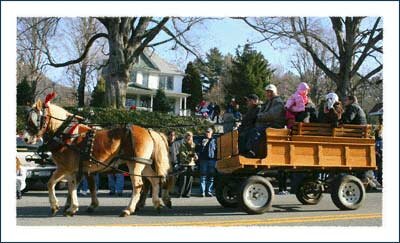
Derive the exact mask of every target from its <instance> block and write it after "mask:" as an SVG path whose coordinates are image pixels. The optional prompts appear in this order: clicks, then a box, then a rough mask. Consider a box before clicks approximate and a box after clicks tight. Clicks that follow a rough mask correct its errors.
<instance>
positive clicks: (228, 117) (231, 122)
mask: <svg viewBox="0 0 400 243" xmlns="http://www.w3.org/2000/svg"><path fill="white" fill-rule="evenodd" d="M222 120H223V124H224V125H223V129H224V133H227V132H231V131H232V130H233V127H234V126H235V117H234V116H233V113H232V112H230V110H228V109H227V110H226V111H225V112H224V114H223V115H222Z"/></svg>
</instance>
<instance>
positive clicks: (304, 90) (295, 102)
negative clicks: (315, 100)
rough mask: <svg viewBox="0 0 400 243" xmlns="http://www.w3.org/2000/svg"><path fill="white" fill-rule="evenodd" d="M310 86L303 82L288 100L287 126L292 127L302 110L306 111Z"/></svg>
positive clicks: (286, 106) (286, 107)
mask: <svg viewBox="0 0 400 243" xmlns="http://www.w3.org/2000/svg"><path fill="white" fill-rule="evenodd" d="M309 90H310V87H309V86H308V84H307V83H305V82H301V83H300V84H299V85H298V86H297V90H296V92H295V93H294V94H292V96H290V98H289V99H288V100H287V101H286V105H285V109H286V122H287V127H288V128H292V126H293V125H294V122H295V121H296V117H297V116H299V115H300V114H301V113H302V112H305V110H306V105H307V103H308V96H307V95H308V92H309Z"/></svg>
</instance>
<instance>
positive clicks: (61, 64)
mask: <svg viewBox="0 0 400 243" xmlns="http://www.w3.org/2000/svg"><path fill="white" fill-rule="evenodd" d="M101 37H104V38H108V35H107V34H105V33H99V34H96V35H94V36H93V37H92V38H90V40H89V41H88V43H87V44H86V47H85V51H84V52H83V53H82V55H81V56H80V57H79V58H78V59H75V60H71V61H67V62H64V63H54V62H53V60H52V58H51V56H50V52H49V50H48V47H47V46H46V52H45V54H46V55H47V58H48V60H49V65H50V66H52V67H65V66H68V65H71V64H76V63H79V62H81V61H82V60H83V59H84V58H85V57H86V55H87V54H88V53H89V50H90V47H91V46H92V44H93V43H94V41H95V40H97V39H99V38H101Z"/></svg>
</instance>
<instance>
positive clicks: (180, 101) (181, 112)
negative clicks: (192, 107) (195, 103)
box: [179, 97, 183, 116]
mask: <svg viewBox="0 0 400 243" xmlns="http://www.w3.org/2000/svg"><path fill="white" fill-rule="evenodd" d="M179 115H180V116H183V111H182V97H179Z"/></svg>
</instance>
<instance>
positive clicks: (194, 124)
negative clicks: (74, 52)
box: [17, 106, 212, 136]
mask: <svg viewBox="0 0 400 243" xmlns="http://www.w3.org/2000/svg"><path fill="white" fill-rule="evenodd" d="M65 109H66V110H68V111H69V112H71V113H73V114H77V115H79V116H82V117H85V118H88V120H89V121H90V124H97V125H100V126H102V127H114V126H120V125H124V124H135V125H139V126H143V127H147V128H153V129H154V130H157V131H161V132H164V133H167V132H168V131H171V130H174V131H175V132H176V134H177V135H178V136H181V135H182V134H183V133H185V132H186V131H192V132H193V133H194V134H200V133H203V132H204V131H205V129H206V128H207V127H209V126H211V125H212V124H211V123H209V122H207V121H206V120H204V119H201V118H196V117H191V116H185V117H184V116H175V115H170V114H166V113H160V112H148V111H128V110H121V109H113V108H94V107H90V108H83V109H80V110H78V108H76V107H66V108H65ZM91 110H93V112H94V115H93V116H91V115H90V111H91ZM25 119H26V109H25V107H23V106H18V107H17V133H18V132H20V131H22V130H23V129H24V127H25V123H26V120H25Z"/></svg>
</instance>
